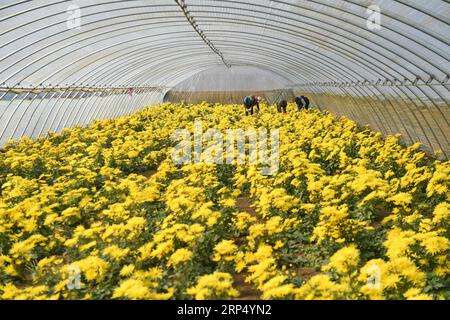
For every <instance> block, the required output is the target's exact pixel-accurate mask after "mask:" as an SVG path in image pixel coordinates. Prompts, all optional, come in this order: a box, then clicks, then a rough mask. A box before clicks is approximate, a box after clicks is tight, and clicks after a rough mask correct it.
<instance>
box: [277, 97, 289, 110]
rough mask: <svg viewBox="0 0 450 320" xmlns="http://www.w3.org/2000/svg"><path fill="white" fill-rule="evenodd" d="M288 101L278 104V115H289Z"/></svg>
mask: <svg viewBox="0 0 450 320" xmlns="http://www.w3.org/2000/svg"><path fill="white" fill-rule="evenodd" d="M287 105H288V103H287V101H286V100H281V101H279V102H278V103H277V110H278V113H287Z"/></svg>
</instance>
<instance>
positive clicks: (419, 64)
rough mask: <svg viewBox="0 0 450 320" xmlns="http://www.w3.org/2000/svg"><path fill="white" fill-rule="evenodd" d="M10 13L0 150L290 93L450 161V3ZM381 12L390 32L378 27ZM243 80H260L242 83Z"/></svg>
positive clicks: (0, 55)
mask: <svg viewBox="0 0 450 320" xmlns="http://www.w3.org/2000/svg"><path fill="white" fill-rule="evenodd" d="M0 4H1V5H0V40H1V41H0V83H1V87H2V91H1V92H0V97H1V100H0V124H1V127H0V139H1V140H0V143H4V142H5V141H7V140H8V139H10V138H18V137H20V136H22V135H30V136H33V137H34V136H38V135H40V134H43V133H45V131H46V130H52V131H55V130H61V129H62V128H64V127H67V126H73V125H85V124H87V123H90V122H91V121H92V120H94V119H100V118H108V117H116V116H119V115H122V114H127V113H130V112H133V111H134V110H136V109H139V108H141V107H142V106H144V105H147V104H152V103H157V102H161V101H163V99H164V97H165V99H168V100H177V99H178V100H180V99H182V98H185V99H194V98H195V99H199V97H201V98H202V99H205V100H210V101H211V100H222V101H224V102H226V99H229V100H230V101H234V99H238V97H239V96H240V95H242V94H245V93H246V92H248V91H252V92H261V93H264V94H266V95H267V97H269V99H270V100H273V101H275V100H276V99H277V98H278V97H281V96H284V95H285V96H288V97H289V96H291V94H292V92H293V93H295V94H305V95H308V96H309V97H310V99H311V101H312V102H313V104H314V105H315V106H317V107H318V108H320V109H323V110H329V111H331V112H333V113H335V114H337V115H346V116H348V117H349V118H352V119H354V120H356V121H358V122H359V123H360V124H362V125H366V124H367V125H369V126H370V127H371V128H372V129H373V130H376V131H380V132H382V133H384V134H396V133H400V134H401V135H402V139H403V140H404V142H405V143H413V142H416V141H420V142H422V144H423V148H424V150H426V151H429V152H433V151H434V150H437V149H440V150H442V151H443V153H444V156H446V157H450V112H449V106H450V105H449V100H450V92H449V91H450V84H449V74H450V62H449V60H450V55H449V52H450V27H449V24H448V22H449V21H450V4H449V3H448V2H447V1H442V0H428V1H426V2H425V1H422V0H401V1H392V0H389V1H388V0H384V1H381V0H380V1H365V0H349V1H337V0H333V1H332V0H317V1H314V0H285V1H275V0H273V1H269V0H258V1H256V0H236V1H235V0H233V1H231V0H230V1H229V0H220V1H219V0H203V1H200V0H177V1H175V0H149V1H132V0H131V1H130V0H129V1H106V0H105V1H48V0H39V1H5V0H2V1H0ZM374 5H375V6H376V7H373V6H374ZM77 8H78V9H77ZM374 8H379V9H380V17H381V20H380V21H379V22H380V24H379V26H380V27H381V28H369V26H368V19H370V17H371V15H373V14H374ZM375 11H376V10H375ZM77 13H80V15H79V16H80V20H81V24H80V25H79V27H76V28H71V27H70V26H69V25H70V24H73V22H76V21H77V19H76V18H74V17H73V16H74V15H76V14H77ZM72 20H73V21H72ZM221 68H222V69H221ZM246 68H248V69H246ZM228 69H229V70H228ZM256 69H257V70H256ZM246 72H247V73H246ZM234 73H235V74H234ZM244 74H246V75H247V77H246V78H245V79H248V74H251V75H253V79H255V80H254V81H252V82H251V83H250V82H249V81H247V80H242V81H240V82H239V81H236V79H237V78H241V76H243V75H244ZM211 79H214V81H211ZM241 79H244V78H241ZM205 83H206V84H207V85H210V86H207V85H206V84H205ZM231 84H232V85H231ZM172 88H173V90H171V89H172ZM200 88H206V89H208V90H201V89H200ZM200 93H201V94H200Z"/></svg>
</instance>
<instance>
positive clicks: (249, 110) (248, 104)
mask: <svg viewBox="0 0 450 320" xmlns="http://www.w3.org/2000/svg"><path fill="white" fill-rule="evenodd" d="M260 102H261V97H255V96H247V97H245V98H244V107H245V115H246V116H248V115H249V114H251V115H253V111H254V107H255V106H256V110H257V112H258V113H259V103H260Z"/></svg>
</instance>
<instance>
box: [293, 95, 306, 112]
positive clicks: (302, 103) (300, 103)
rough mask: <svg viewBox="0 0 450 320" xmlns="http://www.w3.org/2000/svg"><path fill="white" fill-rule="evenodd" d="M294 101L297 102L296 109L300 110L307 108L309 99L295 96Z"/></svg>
mask: <svg viewBox="0 0 450 320" xmlns="http://www.w3.org/2000/svg"><path fill="white" fill-rule="evenodd" d="M295 103H296V104H297V110H298V111H300V110H302V109H306V110H308V109H309V99H308V98H307V97H305V96H301V97H296V98H295Z"/></svg>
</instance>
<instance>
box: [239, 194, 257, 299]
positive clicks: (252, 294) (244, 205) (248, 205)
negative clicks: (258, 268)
mask: <svg viewBox="0 0 450 320" xmlns="http://www.w3.org/2000/svg"><path fill="white" fill-rule="evenodd" d="M252 204H253V201H252V199H250V196H249V195H248V194H243V195H242V196H240V197H238V198H237V199H236V208H237V209H238V210H239V211H241V212H247V213H248V214H250V215H251V216H253V217H256V216H257V213H256V210H255V208H254V207H252ZM247 275H248V274H246V273H245V272H244V273H240V274H235V275H234V286H235V288H236V290H238V291H239V293H240V296H239V298H238V300H261V292H260V291H259V290H258V289H257V288H256V287H255V285H254V284H253V283H246V282H245V278H246V277H247Z"/></svg>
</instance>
